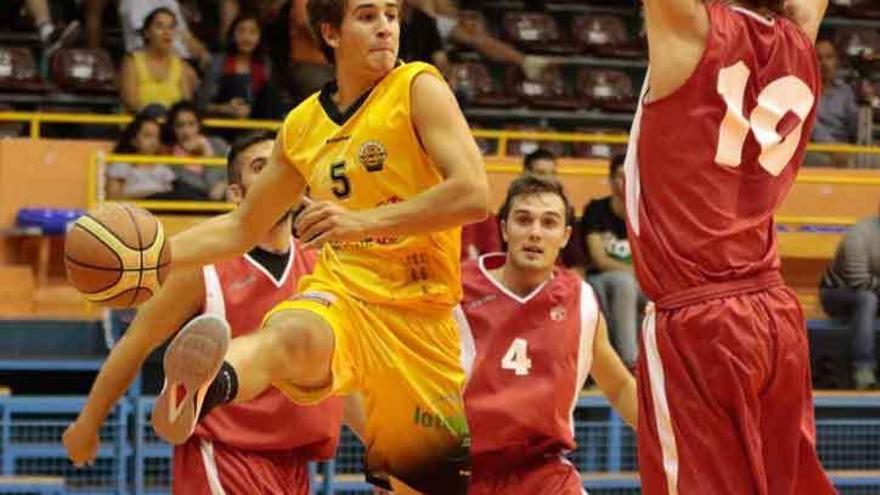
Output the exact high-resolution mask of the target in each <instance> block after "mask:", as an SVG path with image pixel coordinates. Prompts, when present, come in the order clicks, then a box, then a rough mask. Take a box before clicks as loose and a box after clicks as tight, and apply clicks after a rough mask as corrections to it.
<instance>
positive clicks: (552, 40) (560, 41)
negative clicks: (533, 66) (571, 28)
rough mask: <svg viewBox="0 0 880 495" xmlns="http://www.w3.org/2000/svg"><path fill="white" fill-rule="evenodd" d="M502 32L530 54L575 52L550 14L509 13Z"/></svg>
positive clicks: (505, 16)
mask: <svg viewBox="0 0 880 495" xmlns="http://www.w3.org/2000/svg"><path fill="white" fill-rule="evenodd" d="M502 31H503V33H504V37H505V38H506V39H507V40H509V41H510V42H512V43H514V44H515V45H517V46H519V47H521V48H523V49H524V50H526V51H528V52H536V53H555V54H571V53H574V51H575V50H574V47H573V46H572V45H571V44H570V43H569V42H568V40H567V39H566V36H565V33H564V32H563V31H562V29H560V27H559V24H558V23H557V22H556V19H554V18H553V16H551V15H549V14H540V13H536V12H507V13H506V14H504V18H503V21H502Z"/></svg>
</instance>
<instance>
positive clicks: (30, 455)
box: [0, 393, 880, 495]
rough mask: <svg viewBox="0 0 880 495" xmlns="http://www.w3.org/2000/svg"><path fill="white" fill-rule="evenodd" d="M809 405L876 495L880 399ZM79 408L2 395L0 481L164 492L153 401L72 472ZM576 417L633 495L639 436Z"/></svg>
mask: <svg viewBox="0 0 880 495" xmlns="http://www.w3.org/2000/svg"><path fill="white" fill-rule="evenodd" d="M815 402H816V408H817V410H818V416H819V419H818V420H817V432H818V435H817V438H818V442H819V453H820V456H821V457H822V460H823V464H824V465H825V466H826V467H827V468H828V469H832V470H839V471H835V472H833V473H832V474H833V475H834V480H835V483H836V484H837V486H838V488H839V489H840V490H841V493H843V494H845V495H861V494H867V493H871V494H875V495H876V494H878V493H880V417H867V416H877V415H876V414H875V413H874V411H876V410H880V393H869V394H844V393H824V394H821V393H820V394H817V396H816V401H815ZM83 403H84V398H82V397H15V396H11V397H0V475H34V476H57V477H63V478H65V480H66V487H65V488H64V489H63V492H58V491H56V492H51V493H53V494H58V493H90V494H91V493H95V494H99V493H118V494H138V495H140V494H160V493H168V490H169V488H170V482H171V454H172V450H171V448H170V446H168V445H167V444H165V443H163V442H162V441H161V440H159V439H158V438H157V437H156V435H155V433H154V432H153V431H152V428H151V426H150V423H149V414H150V411H151V408H152V405H153V399H152V398H149V397H144V398H134V399H133V400H132V401H128V400H125V401H122V402H121V403H120V404H119V405H118V406H117V408H116V409H115V410H114V411H113V415H112V416H111V417H110V419H109V420H108V422H107V423H106V424H105V426H104V427H103V428H102V430H101V446H100V451H99V457H98V461H97V462H96V463H95V465H94V466H92V467H90V468H86V469H82V470H76V469H73V468H72V466H70V464H69V463H68V461H67V460H66V457H65V454H64V450H63V447H62V445H61V443H60V437H61V433H62V432H63V430H64V428H65V427H66V426H67V424H68V423H69V421H70V420H72V419H73V417H75V415H76V413H78V412H79V410H80V409H81V407H82V405H83ZM854 412H855V413H859V412H861V413H862V417H861V418H859V419H854V418H853V417H852V415H853V413H854ZM575 420H576V421H575V435H576V438H577V440H578V443H579V448H578V449H577V450H576V451H575V452H572V453H571V455H570V458H571V460H572V462H573V463H574V464H575V465H576V466H577V467H578V469H579V470H580V471H581V472H582V473H583V474H584V484H585V486H586V487H587V488H588V489H589V490H590V493H591V494H593V495H612V494H614V495H620V494H629V493H638V481H637V479H636V478H635V477H633V476H631V475H629V474H628V472H631V471H636V470H637V469H638V466H637V459H636V448H635V437H634V435H633V432H632V431H631V430H630V429H629V428H628V427H627V426H626V425H625V424H624V423H623V422H622V421H621V420H620V418H619V417H618V416H617V415H616V414H614V413H613V412H611V410H610V409H609V407H608V404H607V402H606V401H605V400H604V398H602V397H601V396H599V395H598V394H588V395H584V396H582V397H581V398H580V400H579V401H578V407H577V408H576V410H575ZM129 426H132V428H130V429H129ZM363 452H364V451H363V447H362V446H361V445H360V443H359V442H358V441H357V440H356V438H355V437H354V435H353V434H352V433H351V432H350V431H348V430H347V429H346V430H345V431H344V432H343V435H342V442H341V444H340V448H339V450H338V452H337V456H336V458H335V459H334V460H333V461H331V462H326V463H319V464H316V465H312V466H310V472H311V473H312V479H313V480H314V482H313V493H315V494H321V495H325V494H326V495H329V494H333V493H337V494H338V493H356V492H364V491H366V490H367V489H368V485H367V484H366V483H365V482H364V480H363V477H362V476H361V472H362V468H363V455H364V454H363ZM56 488H57V487H56ZM4 489H5V488H4V485H3V484H2V477H0V495H3V494H5V493H13V492H7V491H4ZM15 489H18V488H15ZM53 489H55V488H53ZM14 493H39V494H41V495H42V494H43V493H46V494H48V493H50V492H39V491H24V492H21V491H17V492H14Z"/></svg>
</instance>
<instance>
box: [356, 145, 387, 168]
mask: <svg viewBox="0 0 880 495" xmlns="http://www.w3.org/2000/svg"><path fill="white" fill-rule="evenodd" d="M387 157H388V152H387V151H385V146H384V145H383V144H382V143H380V142H379V141H367V142H365V143H364V144H362V145H361V148H360V150H358V161H359V162H361V165H362V166H363V167H364V168H365V169H367V172H378V171H380V170H382V169H383V168H384V167H385V159H386V158H387Z"/></svg>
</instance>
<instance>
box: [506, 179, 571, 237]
mask: <svg viewBox="0 0 880 495" xmlns="http://www.w3.org/2000/svg"><path fill="white" fill-rule="evenodd" d="M542 193H551V194H555V195H557V196H559V197H560V198H562V203H563V205H565V212H563V216H565V223H566V225H570V224H571V218H569V214H568V211H569V209H570V207H569V203H568V196H566V195H565V189H564V188H563V187H562V183H561V182H559V181H558V180H556V179H554V178H552V177H544V176H537V175H534V174H523V175H520V176H519V177H517V178H516V179H513V181H512V182H511V183H510V186H508V188H507V197H505V198H504V204H502V205H501V209H500V210H498V219H499V220H502V221H506V220H507V216H508V215H510V207H511V206H512V205H513V200H514V199H516V198H517V197H519V196H527V195H530V194H542Z"/></svg>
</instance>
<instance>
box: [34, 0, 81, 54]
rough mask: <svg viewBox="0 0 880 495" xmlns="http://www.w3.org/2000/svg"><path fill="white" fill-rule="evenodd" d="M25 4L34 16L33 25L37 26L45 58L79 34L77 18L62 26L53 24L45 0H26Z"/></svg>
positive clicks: (47, 3)
mask: <svg viewBox="0 0 880 495" xmlns="http://www.w3.org/2000/svg"><path fill="white" fill-rule="evenodd" d="M25 5H26V6H27V9H28V12H30V14H31V16H32V17H33V18H34V25H35V26H36V28H37V35H38V36H39V37H40V44H41V45H42V46H43V56H44V57H45V58H47V59H48V58H50V57H51V56H52V54H53V53H55V51H57V50H58V49H59V48H61V47H62V46H63V45H64V44H65V43H68V42H70V41H72V40H73V38H75V37H76V35H77V34H79V30H80V26H79V21H77V20H73V21H71V22H70V23H69V24H67V26H64V27H60V26H56V25H55V23H54V22H53V21H52V11H51V10H50V9H49V2H48V1H47V0H27V1H26V2H25Z"/></svg>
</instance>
